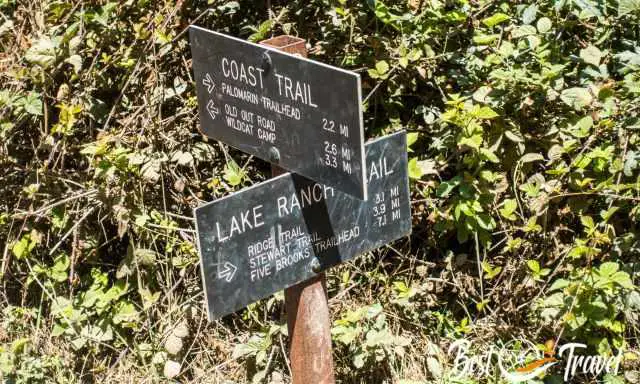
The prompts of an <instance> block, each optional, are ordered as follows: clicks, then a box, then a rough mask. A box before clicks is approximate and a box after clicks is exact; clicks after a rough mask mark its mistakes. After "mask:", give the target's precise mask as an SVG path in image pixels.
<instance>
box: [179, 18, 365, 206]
mask: <svg viewBox="0 0 640 384" xmlns="http://www.w3.org/2000/svg"><path fill="white" fill-rule="evenodd" d="M189 36H190V41H191V54H192V58H193V71H194V80H195V83H196V93H197V95H198V109H199V115H200V125H201V127H202V131H203V133H204V134H205V135H206V136H209V137H211V138H213V139H216V140H219V141H221V142H224V143H226V144H228V145H231V146H232V147H235V148H237V149H240V150H242V151H244V152H246V153H249V154H251V155H254V156H256V157H258V158H261V159H263V160H266V161H269V162H271V163H272V164H275V165H278V166H280V167H282V168H284V169H286V170H288V171H291V172H295V173H298V174H300V175H302V176H306V177H307V178H310V179H312V180H314V181H317V182H320V183H323V184H325V185H327V186H330V187H333V188H335V189H338V190H340V191H342V192H345V193H348V194H350V195H353V196H355V197H357V198H359V199H363V200H366V199H367V186H366V183H365V179H364V178H365V173H366V170H365V162H364V132H363V121H362V104H361V99H362V98H361V87H360V76H359V75H358V74H356V73H354V72H350V71H346V70H344V69H340V68H336V67H332V66H329V65H326V64H323V63H320V62H316V61H313V60H309V59H307V58H304V57H301V56H296V55H293V54H290V53H285V52H282V51H279V50H278V49H277V48H274V47H269V46H265V45H258V44H253V43H250V42H247V41H243V40H240V39H237V38H234V37H230V36H227V35H223V34H220V33H217V32H213V31H210V30H207V29H203V28H200V27H196V26H192V27H190V30H189Z"/></svg>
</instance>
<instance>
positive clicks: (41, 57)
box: [24, 36, 58, 68]
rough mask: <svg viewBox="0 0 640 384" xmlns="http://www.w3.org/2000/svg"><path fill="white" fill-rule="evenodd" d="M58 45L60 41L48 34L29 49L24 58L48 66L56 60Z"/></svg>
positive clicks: (44, 66) (32, 62)
mask: <svg viewBox="0 0 640 384" xmlns="http://www.w3.org/2000/svg"><path fill="white" fill-rule="evenodd" d="M57 46H58V43H57V42H56V41H54V40H52V39H50V38H49V37H46V36H45V37H42V38H41V39H40V40H38V41H36V42H35V43H34V44H33V45H32V46H31V47H30V48H29V49H28V50H27V52H26V53H25V55H24V59H25V60H26V61H28V62H29V63H31V64H37V65H39V66H41V67H43V68H48V67H50V66H51V65H52V64H53V63H55V61H56V48H57Z"/></svg>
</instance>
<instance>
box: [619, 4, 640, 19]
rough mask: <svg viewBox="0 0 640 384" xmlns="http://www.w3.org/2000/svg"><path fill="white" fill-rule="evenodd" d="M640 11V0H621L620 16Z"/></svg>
mask: <svg viewBox="0 0 640 384" xmlns="http://www.w3.org/2000/svg"><path fill="white" fill-rule="evenodd" d="M639 11H640V0H619V1H618V16H624V15H626V14H628V13H632V12H639Z"/></svg>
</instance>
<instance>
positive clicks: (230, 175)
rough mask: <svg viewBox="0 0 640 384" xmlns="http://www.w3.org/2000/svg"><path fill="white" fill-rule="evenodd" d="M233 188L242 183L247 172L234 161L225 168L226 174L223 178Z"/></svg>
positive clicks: (231, 160) (230, 161)
mask: <svg viewBox="0 0 640 384" xmlns="http://www.w3.org/2000/svg"><path fill="white" fill-rule="evenodd" d="M222 177H223V178H224V179H225V180H226V181H227V182H228V183H229V184H231V185H232V186H234V187H235V186H237V185H240V184H241V183H242V181H243V180H244V177H245V172H244V170H243V169H242V168H240V167H239V166H238V164H236V162H235V161H233V159H230V160H229V162H228V163H227V164H226V165H225V166H224V174H223V176H222Z"/></svg>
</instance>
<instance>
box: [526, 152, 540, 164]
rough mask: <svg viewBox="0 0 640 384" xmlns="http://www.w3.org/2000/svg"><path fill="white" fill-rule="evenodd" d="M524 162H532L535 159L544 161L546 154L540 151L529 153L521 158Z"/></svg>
mask: <svg viewBox="0 0 640 384" xmlns="http://www.w3.org/2000/svg"><path fill="white" fill-rule="evenodd" d="M520 161H521V162H523V163H532V162H534V161H544V156H542V155H541V154H539V153H527V154H525V155H523V156H522V157H521V158H520Z"/></svg>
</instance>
